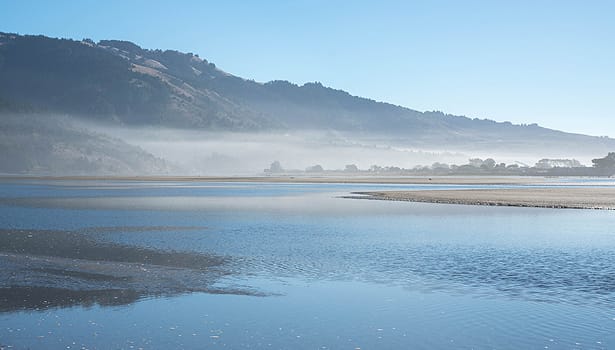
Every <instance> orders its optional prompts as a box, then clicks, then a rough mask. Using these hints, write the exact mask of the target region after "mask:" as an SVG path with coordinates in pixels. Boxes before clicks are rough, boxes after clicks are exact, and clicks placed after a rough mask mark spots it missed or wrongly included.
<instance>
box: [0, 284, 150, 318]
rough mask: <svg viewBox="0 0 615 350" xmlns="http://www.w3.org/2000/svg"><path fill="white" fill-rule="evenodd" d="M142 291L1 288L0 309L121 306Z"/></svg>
mask: <svg viewBox="0 0 615 350" xmlns="http://www.w3.org/2000/svg"><path fill="white" fill-rule="evenodd" d="M141 298H142V294H141V293H139V292H137V291H134V290H126V289H107V290H71V289H65V288H53V287H35V286H30V287H10V288H0V312H15V311H24V310H32V311H44V310H48V309H53V308H65V307H73V306H81V307H92V306H94V305H98V306H120V305H127V304H131V303H134V302H136V301H138V300H139V299H141Z"/></svg>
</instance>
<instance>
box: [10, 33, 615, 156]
mask: <svg viewBox="0 0 615 350" xmlns="http://www.w3.org/2000/svg"><path fill="white" fill-rule="evenodd" d="M2 111H4V113H6V112H12V113H25V112H28V113H30V112H36V113H38V114H44V113H50V114H64V115H70V116H73V117H77V118H85V119H88V120H94V121H97V122H104V123H111V124H115V125H129V126H165V127H173V128H185V129H193V130H194V129H196V130H207V131H239V132H246V131H294V132H297V131H301V130H334V131H336V132H342V133H348V134H352V135H358V136H360V137H380V138H382V139H386V140H389V141H391V142H392V143H396V144H403V145H406V146H410V147H414V148H417V149H419V148H420V149H446V150H463V151H473V150H485V149H488V150H494V151H497V150H501V151H511V150H515V151H518V152H525V153H529V152H535V151H537V150H541V151H543V150H546V151H562V149H566V148H568V147H570V145H576V144H582V145H583V148H584V150H586V151H587V152H588V153H590V152H591V153H594V154H596V155H600V154H603V153H606V152H607V151H609V150H612V149H615V140H613V139H609V138H598V137H590V136H585V135H577V134H570V133H564V132H559V131H555V130H551V129H546V128H542V127H539V126H537V125H535V124H534V125H513V124H511V123H508V122H504V123H498V122H494V121H491V120H478V119H470V118H466V117H462V116H453V115H448V114H444V113H440V112H418V111H415V110H412V109H408V108H404V107H400V106H395V105H392V104H388V103H382V102H376V101H373V100H369V99H366V98H361V97H356V96H351V95H350V94H348V93H346V92H344V91H341V90H335V89H331V88H328V87H324V86H322V85H321V84H319V83H307V84H304V85H302V86H299V85H295V84H292V83H289V82H285V81H271V82H268V83H258V82H254V81H250V80H245V79H242V78H240V77H237V76H233V75H231V74H228V73H226V72H224V71H222V70H220V69H218V68H217V67H216V66H215V65H214V64H213V63H210V62H208V61H207V60H205V59H202V58H200V57H198V56H197V55H194V54H191V53H181V52H178V51H172V50H166V51H162V50H147V49H143V48H141V47H139V46H137V45H135V44H133V43H131V42H126V41H117V40H102V41H100V42H98V43H94V42H93V41H91V40H87V39H86V40H83V41H75V40H67V39H54V38H48V37H44V36H21V35H16V34H8V33H0V112H2ZM562 153H565V152H562Z"/></svg>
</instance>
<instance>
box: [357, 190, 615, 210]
mask: <svg viewBox="0 0 615 350" xmlns="http://www.w3.org/2000/svg"><path fill="white" fill-rule="evenodd" d="M354 194H355V195H354V196H347V197H346V198H360V199H376V200H392V201H409V202H426V203H445V204H468V205H490V206H512V207H537V208H570V209H608V210H615V188H563V187H550V188H515V189H470V190H467V189H464V190H425V191H384V192H357V193H354Z"/></svg>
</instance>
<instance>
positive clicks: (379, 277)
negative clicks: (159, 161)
mask: <svg viewBox="0 0 615 350" xmlns="http://www.w3.org/2000/svg"><path fill="white" fill-rule="evenodd" d="M382 187H385V188H391V186H381V187H379V186H377V185H326V184H318V185H305V184H302V185H290V184H211V183H210V184H203V185H199V184H198V183H197V184H181V183H177V184H152V183H147V184H139V183H130V182H121V183H114V182H100V183H95V184H92V183H88V182H82V183H78V184H70V186H66V184H58V183H54V184H52V186H49V185H48V184H45V183H39V184H32V183H30V184H20V183H19V182H17V183H11V184H6V185H0V194H1V195H2V198H0V264H1V266H2V269H0V302H1V305H0V311H1V312H3V314H1V315H0V325H1V326H5V325H6V327H4V330H2V329H3V328H2V327H0V339H2V340H3V341H4V339H8V340H11V344H13V343H14V344H17V345H21V346H22V347H28V346H29V347H34V348H37V347H38V348H40V347H44V348H65V345H66V344H64V343H63V342H61V341H58V342H56V341H57V340H58V339H59V338H58V337H57V336H55V337H53V336H50V337H51V339H52V340H49V338H48V336H45V338H44V339H47V340H38V341H39V343H36V342H28V341H21V342H20V341H19V339H22V340H23V339H30V338H32V337H36V336H35V335H34V333H36V332H35V331H34V330H33V328H32V327H34V326H33V325H34V324H39V325H41V324H42V325H45V324H46V322H47V321H45V320H46V318H45V320H41V317H43V316H35V315H36V313H34V314H29V313H21V312H19V310H41V311H43V312H45V315H47V316H44V317H48V315H55V316H57V317H68V318H70V319H74V320H83V319H87V320H90V319H93V318H97V319H101V318H102V319H103V320H104V319H114V320H115V319H116V318H117V316H119V315H124V316H123V317H125V319H124V320H123V321H121V322H119V321H118V324H117V325H116V324H114V323H110V322H106V323H105V322H102V323H105V324H106V327H107V331H109V330H114V331H117V332H118V334H120V335H119V336H118V338H107V339H105V340H102V339H100V338H98V339H99V340H96V341H94V342H91V341H90V339H89V338H88V337H86V336H84V334H90V335H91V334H92V332H102V331H101V329H99V328H96V327H94V328H93V329H95V330H92V329H89V328H87V327H86V326H82V328H81V329H77V330H73V331H70V330H68V329H65V328H61V329H55V328H54V330H53V331H52V332H57V333H61V334H64V336H63V338H62V339H65V338H66V339H68V338H70V337H74V338H79V339H81V342H82V344H84V345H87V344H89V346H90V347H92V344H93V345H94V346H95V347H100V348H109V347H112V348H122V347H130V345H133V346H135V347H138V346H137V345H141V346H145V347H148V348H151V347H153V348H165V347H177V346H176V345H177V344H179V343H177V342H176V341H177V340H178V337H179V334H182V338H183V339H181V341H182V342H181V344H183V347H186V348H199V347H202V346H203V345H210V346H227V347H235V348H237V347H240V348H241V347H247V346H251V347H256V348H280V349H283V348H289V347H292V348H320V347H323V346H326V347H329V348H340V347H349V348H354V347H363V348H366V347H372V348H407V347H409V346H411V345H412V347H418V348H450V347H456V346H454V345H451V344H456V345H459V347H478V348H491V347H510V346H511V345H510V344H515V345H518V346H515V347H521V348H524V347H545V346H549V347H550V348H558V347H560V348H561V347H564V348H571V347H589V348H605V347H608V345H611V346H615V339H613V336H612V335H611V334H615V332H610V330H612V329H613V327H615V320H614V318H615V314H613V315H611V314H610V313H609V310H613V306H615V279H613V276H615V256H614V255H613V254H612V252H613V251H614V249H615V217H614V216H613V213H611V212H601V211H582V210H566V211H558V210H550V209H531V208H497V207H472V206H456V205H434V204H425V203H403V202H402V203H399V202H380V201H377V202H376V201H361V200H351V199H343V198H339V196H340V195H343V194H346V193H349V192H352V191H358V190H365V189H367V190H378V189H381V188H382ZM394 187H395V188H396V189H400V188H409V189H420V188H425V189H432V188H444V187H447V188H448V187H449V186H429V185H426V186H402V185H395V186H394ZM458 187H464V188H466V187H468V186H458ZM470 187H471V186H470ZM191 292H199V293H195V294H190V293H191ZM220 294H233V295H220ZM170 296H174V297H172V298H170ZM253 296H269V297H265V298H253ZM122 305H123V306H122ZM74 306H81V307H82V308H70V307H74ZM118 307H120V309H118ZM176 307H178V309H176ZM62 308H66V309H62ZM121 310H124V311H121ZM48 312H51V314H47V313H48ZM40 315H43V313H40ZM203 315H211V318H210V317H209V316H207V317H205V316H203ZM571 315H574V316H571ZM163 316H164V317H163ZM144 320H146V321H145V324H143V322H144ZM280 320H284V324H285V325H282V324H280V322H281V321H280ZM75 322H77V321H75ZM122 322H124V323H126V324H123V325H122ZM131 322H132V323H134V324H140V325H141V326H140V327H138V328H137V329H133V328H131V327H132V326H131V324H130V323H131ZM169 322H170V323H169ZM19 323H22V325H23V327H22V328H20V329H22V331H20V332H25V333H22V334H26V336H21V338H20V337H19V336H16V335H15V334H16V333H15V329H16V328H15V327H14V326H13V325H14V324H19ZM98 324H101V323H98ZM205 324H206V326H205ZM9 325H10V327H9ZM287 325H291V328H288V326H287ZM201 326H202V327H201ZM49 327H51V325H50V326H49ZM49 327H48V328H49ZM121 327H126V329H131V331H130V333H125V332H124V331H122V330H121V329H122V328H121ZM9 328H10V329H11V330H13V332H8V330H7V329H9ZM171 328H174V329H171ZM23 329H30V331H23ZM50 329H51V328H50ZM161 329H164V330H165V332H160V330H161ZM180 330H181V332H180ZM167 331H168V332H167ZM88 332H89V333H88ZM126 332H128V331H126ZM103 333H104V332H103ZM107 334H108V333H107ZM132 334H138V335H139V337H140V338H139V339H132V338H130V336H131V335H132ZM193 334H195V335H193ZM520 334H523V337H521V336H520ZM28 335H29V336H30V337H28ZM184 337H187V338H190V339H187V338H184ZM129 338H130V339H129ZM127 340H130V341H132V342H133V343H130V344H128V343H125V342H126V341H127ZM576 342H579V343H580V344H582V345H575V343H576ZM2 345H3V344H1V343H0V346H2ZM69 345H70V344H69Z"/></svg>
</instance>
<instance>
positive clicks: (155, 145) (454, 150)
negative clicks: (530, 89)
mask: <svg viewBox="0 0 615 350" xmlns="http://www.w3.org/2000/svg"><path fill="white" fill-rule="evenodd" d="M84 120H85V119H74V118H69V117H66V116H49V115H29V116H19V115H13V116H6V115H3V116H1V118H0V124H1V125H0V126H2V128H0V133H1V136H2V139H1V140H0V157H1V158H2V159H1V160H2V164H3V165H2V167H1V168H0V172H2V173H22V174H51V175H204V176H207V175H218V176H219V175H260V174H263V172H264V170H265V169H267V168H269V167H270V165H271V164H272V163H273V162H275V161H277V162H279V165H280V166H281V168H282V169H283V171H284V172H286V173H293V172H295V171H304V170H306V169H307V168H310V167H312V168H315V169H321V168H322V169H326V170H344V169H345V167H346V166H347V165H354V166H356V168H355V169H360V170H367V169H369V168H370V167H372V166H374V165H375V166H378V167H399V168H405V169H413V168H416V167H418V166H431V165H432V164H434V163H439V164H457V165H462V164H467V163H468V160H469V159H470V158H483V159H485V158H493V159H494V160H495V161H496V162H497V163H498V164H499V163H507V164H528V165H530V166H532V165H534V164H535V163H536V162H537V161H538V160H539V159H542V158H569V159H571V158H574V159H577V160H579V161H580V162H581V163H582V164H584V165H591V159H592V158H596V157H600V156H603V154H584V153H583V151H582V150H581V149H580V147H577V148H576V149H562V148H553V147H550V148H549V147H545V148H544V149H535V148H533V149H531V151H528V150H527V148H523V147H518V146H515V145H502V144H499V145H490V144H485V145H479V144H462V145H453V144H449V143H448V142H447V141H446V140H440V142H437V137H438V136H437V135H426V137H425V138H422V139H417V138H416V137H413V138H403V137H399V136H396V137H395V138H391V137H389V136H388V135H374V134H370V133H365V132H363V133H356V132H355V133H349V132H338V131H333V130H311V131H300V132H299V131H294V132H286V131H277V132H222V131H203V130H185V129H171V128H161V127H134V126H125V125H110V124H106V125H104V124H96V123H91V122H86V121H84ZM427 139H429V140H436V141H430V142H425V140H427ZM318 166H320V167H318ZM352 168H354V167H352Z"/></svg>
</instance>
